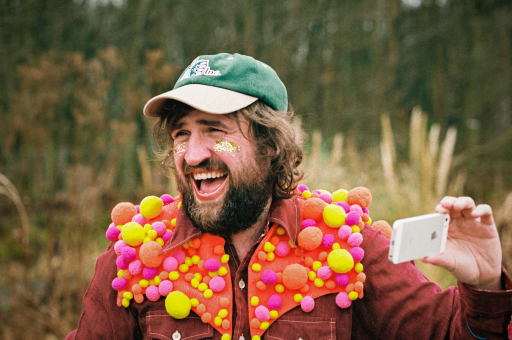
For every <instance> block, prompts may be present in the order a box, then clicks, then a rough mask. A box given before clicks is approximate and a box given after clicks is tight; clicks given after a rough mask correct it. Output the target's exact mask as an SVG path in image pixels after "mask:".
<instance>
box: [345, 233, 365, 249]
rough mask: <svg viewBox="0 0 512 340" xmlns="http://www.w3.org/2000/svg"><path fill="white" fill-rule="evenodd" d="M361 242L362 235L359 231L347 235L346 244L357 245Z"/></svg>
mask: <svg viewBox="0 0 512 340" xmlns="http://www.w3.org/2000/svg"><path fill="white" fill-rule="evenodd" d="M361 242H363V235H361V233H353V234H352V235H350V236H349V237H348V244H350V245H351V246H352V247H359V245H360V244H361Z"/></svg>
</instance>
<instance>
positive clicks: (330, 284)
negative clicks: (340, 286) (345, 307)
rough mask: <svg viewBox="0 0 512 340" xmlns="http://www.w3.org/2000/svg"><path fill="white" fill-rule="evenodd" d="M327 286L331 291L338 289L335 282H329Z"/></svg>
mask: <svg viewBox="0 0 512 340" xmlns="http://www.w3.org/2000/svg"><path fill="white" fill-rule="evenodd" d="M325 286H326V287H327V288H329V289H334V288H336V282H334V281H333V280H329V281H327V282H326V283H325Z"/></svg>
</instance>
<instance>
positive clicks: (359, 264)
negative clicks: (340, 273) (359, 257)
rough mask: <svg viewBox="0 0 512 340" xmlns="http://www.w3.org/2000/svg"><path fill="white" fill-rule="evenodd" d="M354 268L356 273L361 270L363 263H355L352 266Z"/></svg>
mask: <svg viewBox="0 0 512 340" xmlns="http://www.w3.org/2000/svg"><path fill="white" fill-rule="evenodd" d="M354 270H355V271H356V273H360V272H362V271H363V264H362V263H361V262H359V263H356V265H355V266H354Z"/></svg>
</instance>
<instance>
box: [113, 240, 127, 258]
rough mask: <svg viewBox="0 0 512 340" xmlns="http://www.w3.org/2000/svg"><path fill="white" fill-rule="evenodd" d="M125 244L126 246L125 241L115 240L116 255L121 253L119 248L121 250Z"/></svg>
mask: <svg viewBox="0 0 512 340" xmlns="http://www.w3.org/2000/svg"><path fill="white" fill-rule="evenodd" d="M126 246H127V244H126V242H125V241H123V240H119V241H117V242H116V244H114V251H115V252H116V254H117V255H121V250H123V248H124V247H126Z"/></svg>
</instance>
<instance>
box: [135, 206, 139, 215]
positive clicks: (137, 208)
mask: <svg viewBox="0 0 512 340" xmlns="http://www.w3.org/2000/svg"><path fill="white" fill-rule="evenodd" d="M135 210H137V214H140V205H136V206H135Z"/></svg>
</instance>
